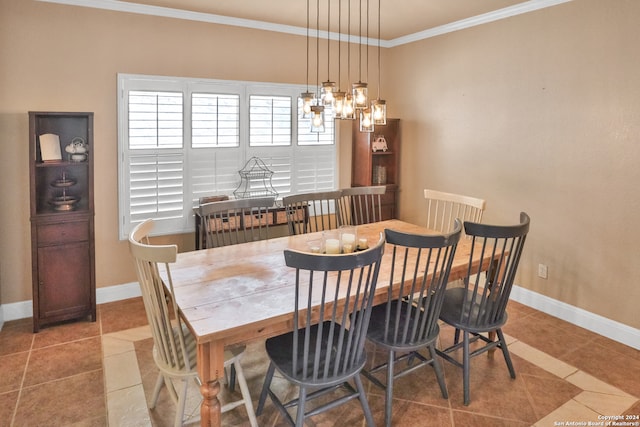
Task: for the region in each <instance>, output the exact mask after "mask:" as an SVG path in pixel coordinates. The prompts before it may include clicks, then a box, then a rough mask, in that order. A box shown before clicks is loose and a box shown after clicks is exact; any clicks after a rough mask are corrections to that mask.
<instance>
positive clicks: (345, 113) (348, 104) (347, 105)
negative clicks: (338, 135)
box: [340, 93, 356, 120]
mask: <svg viewBox="0 0 640 427" xmlns="http://www.w3.org/2000/svg"><path fill="white" fill-rule="evenodd" d="M340 118H341V119H343V120H355V118H356V110H355V109H354V108H353V95H351V93H347V94H345V96H344V105H343V106H342V117H340Z"/></svg>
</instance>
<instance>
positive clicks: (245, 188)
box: [233, 157, 278, 199]
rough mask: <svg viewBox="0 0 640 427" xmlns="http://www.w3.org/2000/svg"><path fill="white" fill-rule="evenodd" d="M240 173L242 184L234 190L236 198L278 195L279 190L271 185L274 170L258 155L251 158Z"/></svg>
mask: <svg viewBox="0 0 640 427" xmlns="http://www.w3.org/2000/svg"><path fill="white" fill-rule="evenodd" d="M238 173H239V174H240V185H239V186H238V188H236V189H235V190H234V191H233V195H234V196H236V198H238V199H249V198H252V197H269V196H273V197H278V192H277V191H276V190H275V189H274V188H273V185H271V177H272V176H273V171H272V170H271V169H269V168H268V167H267V166H266V165H265V164H264V162H263V161H262V160H261V159H259V158H258V157H252V158H250V159H249V160H248V161H247V163H246V164H245V165H244V167H243V168H242V169H241V170H239V171H238Z"/></svg>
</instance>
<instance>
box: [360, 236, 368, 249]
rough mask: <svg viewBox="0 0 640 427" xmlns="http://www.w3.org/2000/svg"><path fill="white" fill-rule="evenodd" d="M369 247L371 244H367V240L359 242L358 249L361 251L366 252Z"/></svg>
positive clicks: (362, 239)
mask: <svg viewBox="0 0 640 427" xmlns="http://www.w3.org/2000/svg"><path fill="white" fill-rule="evenodd" d="M368 247H369V243H368V242H367V239H366V238H364V237H363V238H361V239H359V240H358V249H360V250H364V249H367V248H368Z"/></svg>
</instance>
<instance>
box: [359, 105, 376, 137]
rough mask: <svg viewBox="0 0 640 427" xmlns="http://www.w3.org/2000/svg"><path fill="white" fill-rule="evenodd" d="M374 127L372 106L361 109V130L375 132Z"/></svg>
mask: <svg viewBox="0 0 640 427" xmlns="http://www.w3.org/2000/svg"><path fill="white" fill-rule="evenodd" d="M373 127H374V125H373V117H372V112H371V108H365V109H363V110H360V132H373Z"/></svg>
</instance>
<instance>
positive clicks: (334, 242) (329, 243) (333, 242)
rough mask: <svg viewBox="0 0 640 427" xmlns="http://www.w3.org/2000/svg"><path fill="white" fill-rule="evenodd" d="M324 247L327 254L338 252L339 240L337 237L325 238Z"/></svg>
mask: <svg viewBox="0 0 640 427" xmlns="http://www.w3.org/2000/svg"><path fill="white" fill-rule="evenodd" d="M324 249H325V251H326V252H327V253H328V254H339V253H340V241H339V240H338V239H327V240H326V242H324Z"/></svg>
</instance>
